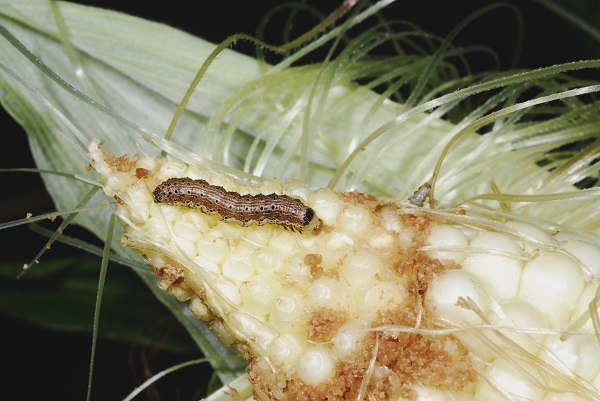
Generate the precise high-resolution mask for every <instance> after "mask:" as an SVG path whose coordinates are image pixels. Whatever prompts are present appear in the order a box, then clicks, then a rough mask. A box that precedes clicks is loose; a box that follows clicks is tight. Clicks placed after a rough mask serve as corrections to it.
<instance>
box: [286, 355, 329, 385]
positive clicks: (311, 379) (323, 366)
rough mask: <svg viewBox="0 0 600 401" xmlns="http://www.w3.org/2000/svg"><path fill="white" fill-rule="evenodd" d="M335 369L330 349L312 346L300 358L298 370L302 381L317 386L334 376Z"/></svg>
mask: <svg viewBox="0 0 600 401" xmlns="http://www.w3.org/2000/svg"><path fill="white" fill-rule="evenodd" d="M334 367H335V362H334V359H333V356H332V355H331V351H330V350H329V349H327V348H326V347H324V346H311V347H309V348H307V349H305V350H304V352H303V353H302V355H301V356H300V359H299V360H298V364H297V365H296V370H297V372H298V377H299V378H300V379H301V380H302V381H304V382H305V383H306V384H310V385H313V386H316V385H318V384H321V383H323V382H324V381H325V380H327V379H329V378H330V377H332V376H333V374H334V373H335V369H334Z"/></svg>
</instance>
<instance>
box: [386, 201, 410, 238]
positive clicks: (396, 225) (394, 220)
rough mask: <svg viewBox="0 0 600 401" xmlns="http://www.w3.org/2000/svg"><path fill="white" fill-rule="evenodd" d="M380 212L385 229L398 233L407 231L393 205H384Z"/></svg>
mask: <svg viewBox="0 0 600 401" xmlns="http://www.w3.org/2000/svg"><path fill="white" fill-rule="evenodd" d="M380 213H381V224H382V225H383V227H384V228H385V229H386V230H388V231H392V232H395V233H400V234H402V233H403V232H406V231H407V230H406V227H405V226H404V224H403V223H402V220H401V219H400V216H399V215H398V213H397V210H396V208H395V207H389V206H388V207H384V208H383V209H381V212H380Z"/></svg>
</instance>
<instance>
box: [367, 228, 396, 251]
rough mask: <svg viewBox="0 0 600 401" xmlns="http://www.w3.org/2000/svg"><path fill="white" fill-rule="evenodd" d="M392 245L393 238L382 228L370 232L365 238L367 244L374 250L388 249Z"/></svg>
mask: <svg viewBox="0 0 600 401" xmlns="http://www.w3.org/2000/svg"><path fill="white" fill-rule="evenodd" d="M393 243H394V236H393V235H391V234H390V233H389V232H388V231H386V230H385V229H383V228H382V227H376V228H374V229H373V230H371V231H370V232H369V234H368V237H367V244H368V245H369V246H370V247H371V248H374V249H385V248H389V247H391V246H392V245H393Z"/></svg>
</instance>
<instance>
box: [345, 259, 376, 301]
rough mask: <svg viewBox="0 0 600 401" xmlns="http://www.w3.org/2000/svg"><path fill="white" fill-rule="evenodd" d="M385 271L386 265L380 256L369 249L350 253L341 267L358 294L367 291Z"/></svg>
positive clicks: (353, 289)
mask: <svg viewBox="0 0 600 401" xmlns="http://www.w3.org/2000/svg"><path fill="white" fill-rule="evenodd" d="M383 271H384V265H383V262H382V261H381V259H380V258H379V256H377V255H376V254H375V253H374V252H370V251H367V250H359V251H357V252H355V253H353V254H350V255H348V256H347V257H346V259H345V260H344V263H343V264H342V266H341V267H340V272H341V273H342V275H343V277H344V278H345V279H346V281H347V282H348V285H349V286H350V288H352V292H354V293H356V294H363V293H366V292H367V290H368V289H369V288H371V287H372V286H373V285H375V283H376V281H377V278H378V277H379V276H381V275H382V272H383Z"/></svg>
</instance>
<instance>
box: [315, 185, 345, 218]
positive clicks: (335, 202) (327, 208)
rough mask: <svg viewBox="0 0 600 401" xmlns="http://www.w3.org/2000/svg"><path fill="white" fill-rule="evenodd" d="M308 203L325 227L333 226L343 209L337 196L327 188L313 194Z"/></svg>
mask: <svg viewBox="0 0 600 401" xmlns="http://www.w3.org/2000/svg"><path fill="white" fill-rule="evenodd" d="M308 201H309V204H311V205H312V208H313V209H314V211H315V213H316V214H317V216H319V218H320V219H321V220H323V223H325V224H327V225H334V224H335V223H336V221H337V218H338V216H339V215H340V213H341V212H342V209H343V208H344V204H343V203H342V201H341V200H340V198H339V196H338V194H337V193H335V192H334V191H332V190H330V189H327V188H323V189H319V190H318V191H316V192H313V193H312V194H311V196H310V199H309V200H308Z"/></svg>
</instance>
